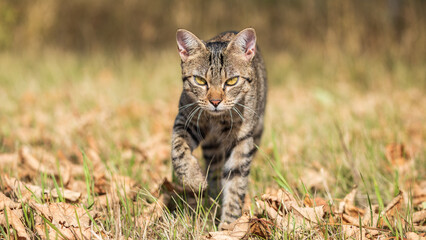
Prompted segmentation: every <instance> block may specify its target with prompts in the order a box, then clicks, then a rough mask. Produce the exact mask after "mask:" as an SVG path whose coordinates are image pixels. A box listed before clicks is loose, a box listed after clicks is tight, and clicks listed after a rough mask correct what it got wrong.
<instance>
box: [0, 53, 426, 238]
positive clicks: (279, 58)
mask: <svg viewBox="0 0 426 240" xmlns="http://www.w3.org/2000/svg"><path fill="white" fill-rule="evenodd" d="M265 58H266V65H267V70H268V77H269V79H268V82H269V92H268V103H267V110H266V122H265V133H264V136H263V139H262V143H261V145H260V146H259V151H258V154H257V156H256V158H255V160H254V163H253V166H252V171H251V175H250V188H249V196H248V197H247V200H248V204H247V206H246V210H248V212H249V215H248V216H245V217H246V218H247V219H248V220H247V221H249V222H250V221H251V222H250V223H253V222H257V223H259V222H260V223H259V224H261V225H262V224H263V225H265V224H266V225H268V224H270V223H272V222H274V221H276V219H274V218H273V217H271V212H268V211H267V204H273V203H274V201H277V202H280V199H281V200H282V201H281V203H283V202H285V201H287V200H288V199H287V200H286V199H283V198H282V193H283V192H289V193H290V195H291V196H292V199H293V198H294V202H293V205H291V206H293V209H294V210H295V211H297V210H296V209H297V206H296V205H298V207H301V208H304V209H309V208H312V209H314V207H315V206H316V205H321V204H318V203H317V202H318V201H319V202H320V203H323V202H324V203H327V204H325V205H326V206H328V205H331V209H332V210H330V209H329V210H328V212H327V211H325V210H324V211H325V214H328V215H327V217H326V216H324V219H321V220H318V219H317V220H318V222H317V223H316V224H317V226H315V227H312V228H310V227H306V228H304V230H305V231H304V232H295V231H287V230H288V228H285V227H283V225H280V224H281V223H274V224H275V225H274V224H272V225H268V226H270V229H269V228H268V229H267V230H265V231H268V234H273V236H274V237H276V238H278V236H285V237H288V238H292V237H296V238H297V237H302V236H304V237H308V238H314V237H317V236H318V237H331V238H333V239H344V238H345V237H346V238H347V237H349V238H350V237H351V236H352V237H357V236H358V235H359V234H363V228H361V229H360V228H358V227H359V225H356V224H354V223H353V221H351V220H350V219H349V220H348V218H346V220H345V219H344V217H342V216H343V215H344V214H346V215H347V216H348V215H349V216H350V215H351V214H349V213H348V212H347V211H349V210H347V209H348V206H352V207H354V208H355V209H357V210H356V211H355V215H353V216H352V217H354V216H355V219H356V220H358V217H357V216H359V221H360V222H361V217H363V219H362V220H364V219H365V218H366V217H367V218H368V216H366V215H365V214H366V213H367V212H369V211H370V209H372V208H374V207H373V206H374V205H376V204H377V205H378V210H377V211H376V212H378V213H380V212H383V213H384V215H383V216H388V217H389V219H387V220H382V221H381V223H378V224H377V223H376V224H375V225H374V224H373V223H371V222H370V223H366V224H365V226H363V227H367V228H368V227H374V228H377V229H379V230H378V231H379V232H378V233H377V234H384V235H386V236H394V237H402V236H405V237H407V238H408V237H409V236H412V235H410V234H420V235H421V234H422V233H421V231H423V232H424V231H425V227H424V224H425V220H424V219H421V220H419V221H417V220H416V221H417V222H416V221H415V220H413V218H415V216H417V215H415V212H422V211H423V212H424V211H425V209H426V206H425V195H426V193H425V192H424V191H425V188H426V187H425V184H424V181H425V176H426V168H425V166H426V161H425V148H424V140H425V136H426V135H425V130H426V125H425V124H424V123H425V122H426V114H425V112H426V111H425V110H426V109H425V106H426V94H425V89H426V82H425V79H426V68H425V67H424V62H423V63H422V62H421V61H420V62H419V61H410V60H409V59H400V58H398V57H392V56H390V57H382V56H374V55H372V56H370V55H367V54H365V55H356V56H353V55H349V56H348V55H345V54H344V53H336V52H334V53H324V54H320V53H317V54H312V55H297V54H290V53H285V52H283V53H275V54H273V55H269V56H266V57H265ZM180 79H181V78H180V69H179V59H178V56H177V54H176V53H175V52H174V50H170V51H166V50H165V51H162V52H155V53H147V54H146V55H144V56H139V57H135V56H133V55H131V54H119V55H108V54H100V53H99V54H92V55H79V54H74V53H67V52H58V51H54V50H52V51H46V52H44V53H42V54H12V53H7V52H4V53H1V54H0V102H1V104H0V173H1V181H0V191H1V193H3V194H4V195H3V194H1V195H0V200H1V199H3V200H2V202H4V203H7V204H3V205H4V206H3V205H2V204H1V202H0V225H1V226H0V230H1V231H0V236H1V238H9V237H10V236H20V237H29V238H32V239H33V238H46V236H49V235H50V237H52V236H55V235H57V236H60V237H63V238H77V239H78V238H82V236H90V237H91V238H97V237H102V238H111V239H115V238H127V237H130V238H135V239H138V238H147V239H152V238H156V239H157V238H159V239H163V238H164V239H170V238H173V239H199V238H215V236H213V235H210V236H209V232H214V231H216V230H217V229H216V227H215V225H214V224H213V222H214V221H212V219H211V214H210V213H211V212H213V211H214V209H215V208H214V207H213V208H211V209H210V208H209V206H210V205H209V204H208V203H207V201H201V200H200V199H199V198H196V202H198V204H196V205H195V206H196V208H195V209H193V208H191V207H188V206H186V205H187V204H186V203H185V202H190V199H186V197H188V196H186V195H185V194H183V193H182V192H183V190H182V189H180V188H179V186H178V185H176V184H173V183H170V182H168V181H164V179H168V180H170V181H171V179H172V169H171V162H170V137H171V131H172V126H173V120H174V116H175V114H176V113H177V110H178V99H179V94H180V91H181V87H182V83H181V80H180ZM195 154H196V155H197V156H200V155H201V154H200V152H199V151H196V152H195ZM18 180H20V182H17V181H18ZM23 184H26V185H23ZM355 185H357V187H355ZM25 186H26V187H25ZM354 188H357V191H356V193H355V194H354V195H353V196H351V195H349V196H348V195H347V194H349V193H351V191H352V190H353V189H354ZM28 189H31V191H30V192H28V191H27V190H28ZM64 189H68V190H70V191H72V193H74V194H77V195H72V194H71V193H70V194H71V196H68V195H67V194H66V191H64ZM159 189H160V190H159ZM279 189H281V193H280V192H279V191H278V190H279ZM415 189H417V190H415ZM173 191H177V192H180V193H181V194H178V195H176V194H174V193H173ZM416 191H417V192H416ZM418 191H420V192H418ZM54 192H56V195H55V194H54ZM399 193H401V194H400V195H399ZM264 194H267V195H264ZM280 194H281V195H280ZM416 194H417V195H416ZM422 194H425V195H422ZM262 195H264V196H263V197H262ZM73 196H75V197H73ZM179 196H183V197H181V199H179ZM345 196H346V198H345ZM401 196H402V197H401ZM3 197H4V198H3ZM170 197H172V198H174V199H178V200H176V201H174V200H173V199H170ZM395 197H396V199H397V201H399V202H398V204H397V205H398V212H399V214H395V213H394V212H392V213H391V212H387V211H388V210H389V211H390V210H392V211H393V209H394V208H393V207H392V206H391V205H392V204H391V203H392V200H394V198H395ZM399 197H401V199H400V200H398V199H399ZM188 198H190V196H189V197H188ZM259 199H262V201H264V202H266V203H267V204H266V205H265V204H264V205H265V206H264V205H262V204H259V202H258V201H259ZM271 199H274V200H271ZM277 199H278V200H277ZM315 199H316V200H317V202H315ZM342 199H346V201H342ZM348 199H349V200H348ZM256 200H257V201H256ZM292 201H293V200H292ZM156 202H157V203H158V204H156ZM312 202H315V203H312ZM341 202H343V203H346V208H345V206H343V207H341V209H340V211H341V212H339V203H341ZM162 203H165V204H166V205H168V206H169V207H170V209H167V208H164V207H163V205H161V204H162ZM389 204H391V205H389ZM189 205H191V204H189ZM322 205H324V204H322ZM262 206H263V207H262ZM355 206H357V207H355ZM387 206H388V207H389V206H391V207H392V209H391V208H389V209H387V208H386V207H387ZM324 207H325V206H324ZM43 209H44V210H43ZM58 209H59V210H58ZM60 209H62V210H60ZM64 209H65V210H64ZM70 209H71V210H70ZM275 210H276V211H280V209H275ZM281 210H282V209H281ZM56 211H60V212H61V211H63V212H61V214H62V215H61V216H62V217H64V216H68V215H67V211H68V213H70V214H71V217H70V216H68V218H65V219H66V220H63V221H61V220H57V219H58V218H61V216H56V215H55V212H56ZM79 211H81V215H79V214H78V212H79ZM150 211H151V212H150ZM88 212H90V213H91V214H85V213H88ZM8 213H9V214H8ZM74 213H75V214H74ZM352 213H353V212H352ZM283 214H284V215H285V216H289V215H290V213H289V212H285V211H284V213H283ZM330 214H331V215H333V216H332V217H331V218H333V219H334V220H333V222H332V223H330V216H329V215H330ZM334 214H335V215H334ZM339 214H340V215H339ZM77 215H78V216H81V218H79V217H75V216H77ZM83 215H84V217H83ZM302 215H303V214H302ZM14 216H15V217H16V218H13V217H14ZM87 216H89V217H87ZM303 216H304V217H305V220H306V221H311V222H315V220H313V219H312V218H310V217H306V215H303ZM70 218H73V219H74V220H70ZM75 218H77V222H78V223H71V222H75ZM83 218H84V219H83ZM79 219H80V220H81V221H79ZM256 219H257V220H256ZM259 219H260V220H259ZM383 219H385V218H383ZM241 221H244V219H242V220H241ZM19 222H20V223H21V224H19ZM80 222H81V224H82V225H83V223H84V224H86V225H87V226H82V225H80ZM265 222H267V223H265ZM296 223H297V221H296ZM298 224H299V223H298ZM327 224H329V226H332V227H330V228H327V227H325V228H324V226H328V225H327ZM333 224H334V225H333ZM344 224H349V225H350V226H351V227H354V228H356V229H355V230H354V232H355V235H351V233H350V232H349V230H348V229H345V228H343V227H342V226H344ZM351 224H352V225H351ZM9 225H10V226H9ZM252 225H253V224H251V225H250V226H252ZM263 225H262V226H263ZM266 225H265V226H266ZM373 225H374V226H373ZM19 226H21V227H22V228H19ZM253 226H254V225H253ZM256 226H257V225H256ZM303 226H304V225H303ZM320 226H322V228H321V227H320ZM339 226H340V227H339ZM346 226H348V225H346ZM70 229H72V230H70ZM232 229H233V228H232V227H230V231H231V232H232ZM250 229H252V228H250ZM286 229H287V230H286ZM324 229H325V230H324ZM367 230H368V229H367ZM370 230H371V229H370ZM244 231H246V232H248V233H250V231H254V230H244ZM360 231H361V233H360ZM58 232H61V233H60V234H59V233H58ZM412 232H416V233H412ZM24 233H25V234H24ZM67 234H69V235H67ZM86 234H87V235H86ZM224 234H225V235H226V234H228V233H224ZM268 234H267V235H268ZM292 234H293V235H292ZM356 234H358V235H356ZM364 234H365V231H364ZM368 234H370V235H367V237H372V236H373V235H372V233H371V232H368ZM258 235H259V234H258ZM260 235H261V234H260ZM244 236H245V237H247V236H248V235H245V234H243V235H242V236H237V237H236V239H239V238H240V237H244ZM375 236H378V235H375ZM228 237H229V236H228ZM216 239H224V238H220V236H219V237H218V236H216ZM229 239H231V238H229Z"/></svg>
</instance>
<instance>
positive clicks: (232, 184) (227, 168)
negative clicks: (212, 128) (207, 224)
mask: <svg viewBox="0 0 426 240" xmlns="http://www.w3.org/2000/svg"><path fill="white" fill-rule="evenodd" d="M256 151H257V148H256V146H255V144H254V141H253V137H252V136H251V134H250V133H249V134H246V135H245V136H243V137H240V138H238V139H237V140H236V141H235V142H234V144H232V146H231V149H229V150H228V151H227V153H226V156H225V157H226V161H225V165H224V167H223V172H222V187H223V197H222V211H221V213H222V215H221V222H222V223H221V224H222V225H221V226H223V224H224V223H232V222H233V221H235V220H236V219H238V218H239V217H240V216H241V213H242V207H243V205H244V198H245V195H246V192H247V188H248V186H247V185H248V176H249V173H250V165H251V161H252V159H253V156H254V154H255V153H256ZM221 226H219V227H220V228H221Z"/></svg>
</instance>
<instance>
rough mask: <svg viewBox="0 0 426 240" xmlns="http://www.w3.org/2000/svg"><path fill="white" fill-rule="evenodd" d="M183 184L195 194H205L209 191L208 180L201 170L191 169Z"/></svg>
mask: <svg viewBox="0 0 426 240" xmlns="http://www.w3.org/2000/svg"><path fill="white" fill-rule="evenodd" d="M183 184H184V186H185V187H188V188H190V189H191V190H192V191H194V192H199V191H201V192H203V191H205V190H206V189H207V181H206V178H205V177H204V176H203V174H202V173H201V170H200V169H191V170H190V171H189V172H188V173H187V177H186V178H184V179H183Z"/></svg>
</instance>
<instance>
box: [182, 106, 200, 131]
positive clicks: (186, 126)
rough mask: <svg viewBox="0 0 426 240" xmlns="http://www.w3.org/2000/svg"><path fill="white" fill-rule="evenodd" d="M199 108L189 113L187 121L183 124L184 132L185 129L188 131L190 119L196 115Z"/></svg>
mask: <svg viewBox="0 0 426 240" xmlns="http://www.w3.org/2000/svg"><path fill="white" fill-rule="evenodd" d="M200 109H201V107H196V108H195V110H192V111H191V113H190V114H189V117H188V119H187V120H186V122H185V131H186V129H188V127H189V124H190V123H191V119H192V118H193V117H194V115H195V114H196V113H197V111H198V110H200Z"/></svg>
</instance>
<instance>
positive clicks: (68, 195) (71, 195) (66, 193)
mask: <svg viewBox="0 0 426 240" xmlns="http://www.w3.org/2000/svg"><path fill="white" fill-rule="evenodd" d="M58 189H59V191H60V192H61V195H62V197H63V198H64V199H66V200H68V201H71V202H75V201H77V200H78V199H80V197H81V193H80V192H74V191H71V190H68V189H62V188H58ZM45 193H46V191H45ZM50 196H52V197H54V198H58V197H59V194H58V192H57V191H56V189H53V190H52V191H50Z"/></svg>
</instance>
